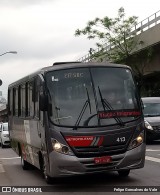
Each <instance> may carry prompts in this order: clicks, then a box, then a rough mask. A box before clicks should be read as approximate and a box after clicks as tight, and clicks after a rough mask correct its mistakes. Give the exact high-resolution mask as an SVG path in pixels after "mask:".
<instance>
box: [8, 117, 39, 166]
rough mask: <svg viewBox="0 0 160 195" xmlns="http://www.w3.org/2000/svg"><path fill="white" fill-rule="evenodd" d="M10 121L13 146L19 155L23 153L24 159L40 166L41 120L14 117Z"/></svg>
mask: <svg viewBox="0 0 160 195" xmlns="http://www.w3.org/2000/svg"><path fill="white" fill-rule="evenodd" d="M9 121H10V124H9V129H10V139H11V147H12V148H13V150H14V151H15V152H16V153H17V154H18V155H19V156H21V155H23V158H24V160H26V161H28V162H29V163H30V164H32V165H34V166H36V167H37V168H39V167H40V165H39V156H38V154H39V151H40V150H41V138H40V133H39V131H40V130H39V126H40V123H39V120H35V119H33V120H32V119H30V120H24V119H21V118H18V117H13V120H12V119H11V120H9ZM13 121H14V122H13Z"/></svg>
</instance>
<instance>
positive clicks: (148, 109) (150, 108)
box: [143, 103, 160, 116]
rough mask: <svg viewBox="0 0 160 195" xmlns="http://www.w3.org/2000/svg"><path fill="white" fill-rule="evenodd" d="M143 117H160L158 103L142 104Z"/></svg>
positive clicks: (159, 104)
mask: <svg viewBox="0 0 160 195" xmlns="http://www.w3.org/2000/svg"><path fill="white" fill-rule="evenodd" d="M143 113H144V116H160V103H144V110H143Z"/></svg>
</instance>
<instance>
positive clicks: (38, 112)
mask: <svg viewBox="0 0 160 195" xmlns="http://www.w3.org/2000/svg"><path fill="white" fill-rule="evenodd" d="M39 90H40V79H39V77H37V78H36V80H35V88H34V92H35V116H36V117H37V118H40V110H39V94H40V92H39Z"/></svg>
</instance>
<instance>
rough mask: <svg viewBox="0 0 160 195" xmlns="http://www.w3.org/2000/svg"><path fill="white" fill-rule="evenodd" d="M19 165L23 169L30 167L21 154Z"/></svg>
mask: <svg viewBox="0 0 160 195" xmlns="http://www.w3.org/2000/svg"><path fill="white" fill-rule="evenodd" d="M21 165H22V169H23V170H28V169H29V167H30V164H29V163H28V162H27V161H26V160H24V159H23V157H22V156H21Z"/></svg>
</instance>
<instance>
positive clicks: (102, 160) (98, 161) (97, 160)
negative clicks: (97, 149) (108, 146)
mask: <svg viewBox="0 0 160 195" xmlns="http://www.w3.org/2000/svg"><path fill="white" fill-rule="evenodd" d="M111 161H112V158H111V156H102V157H97V158H94V162H95V164H106V163H110V162H111Z"/></svg>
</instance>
